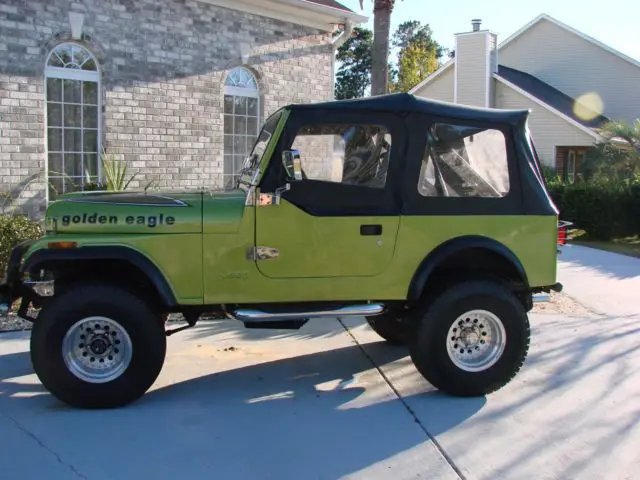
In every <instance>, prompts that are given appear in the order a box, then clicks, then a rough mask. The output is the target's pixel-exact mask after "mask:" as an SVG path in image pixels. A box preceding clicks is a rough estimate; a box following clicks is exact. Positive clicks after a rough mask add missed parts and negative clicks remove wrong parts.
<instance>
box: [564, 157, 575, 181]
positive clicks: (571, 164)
mask: <svg viewBox="0 0 640 480" xmlns="http://www.w3.org/2000/svg"><path fill="white" fill-rule="evenodd" d="M566 177H567V181H568V182H569V183H574V182H575V181H576V152H575V150H569V153H568V154H567V172H566Z"/></svg>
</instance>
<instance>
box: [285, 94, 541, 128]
mask: <svg viewBox="0 0 640 480" xmlns="http://www.w3.org/2000/svg"><path fill="white" fill-rule="evenodd" d="M286 108H288V109H290V110H301V111H310V110H352V111H353V110H358V111H378V112H383V111H384V112H394V113H401V112H403V113H421V114H426V115H433V116H438V117H448V118H458V119H462V120H476V121H489V122H501V123H510V124H520V123H522V122H524V121H525V120H526V119H527V117H528V115H529V112H530V111H529V110H526V109H522V110H503V109H495V108H483V107H472V106H468V105H460V104H455V103H448V102H441V101H437V100H432V99H426V98H421V97H416V96H415V95H412V94H410V93H391V94H387V95H379V96H375V97H365V98H358V99H351V100H332V101H328V102H318V103H309V104H291V105H288V106H287V107H286Z"/></svg>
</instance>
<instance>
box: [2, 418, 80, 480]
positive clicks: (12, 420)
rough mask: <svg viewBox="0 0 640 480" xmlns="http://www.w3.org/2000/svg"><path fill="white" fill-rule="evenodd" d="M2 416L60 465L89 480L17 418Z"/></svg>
mask: <svg viewBox="0 0 640 480" xmlns="http://www.w3.org/2000/svg"><path fill="white" fill-rule="evenodd" d="M0 416H2V417H4V418H6V419H8V420H9V421H10V422H11V423H13V424H14V425H15V427H16V428H17V429H18V430H20V431H21V432H22V433H24V434H25V435H27V436H28V437H29V438H31V439H33V440H34V441H35V442H36V443H37V444H38V445H39V446H40V447H41V448H43V449H44V450H46V451H47V452H49V453H50V454H51V455H53V456H54V457H55V458H56V460H57V461H58V463H59V464H60V465H62V466H64V467H66V468H68V469H69V470H71V471H72V472H73V473H74V474H75V475H76V476H77V477H78V478H82V479H83V480H89V477H87V476H85V475H83V474H82V473H80V472H79V471H78V470H77V469H76V468H75V467H74V466H73V465H71V464H70V463H67V462H65V461H64V460H63V459H62V457H61V456H60V455H59V454H58V453H56V452H55V451H53V450H51V448H49V447H48V446H47V445H46V444H45V443H44V442H43V441H42V440H40V439H39V438H38V437H37V435H35V434H34V433H32V432H30V431H29V430H28V429H27V428H25V427H24V426H23V425H22V424H21V423H20V422H18V421H17V420H16V419H15V418H13V417H11V416H9V415H7V414H6V413H0Z"/></svg>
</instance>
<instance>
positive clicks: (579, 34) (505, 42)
mask: <svg viewBox="0 0 640 480" xmlns="http://www.w3.org/2000/svg"><path fill="white" fill-rule="evenodd" d="M542 21H547V22H551V23H553V24H554V25H556V26H558V27H560V28H562V29H563V30H566V31H567V32H569V33H571V34H573V35H575V36H577V37H579V38H581V39H583V40H586V41H587V42H589V43H591V44H593V45H595V46H597V47H599V48H601V49H603V50H605V51H606V52H608V53H610V54H612V55H615V56H616V57H618V58H621V59H622V60H624V61H626V62H629V63H630V64H632V65H634V66H636V67H638V68H640V61H638V60H636V59H634V58H631V57H629V56H628V55H625V54H624V53H622V52H619V51H618V50H616V49H615V48H613V47H611V46H609V45H607V44H605V43H603V42H601V41H600V40H597V39H595V38H593V37H591V36H589V35H587V34H586V33H583V32H581V31H580V30H577V29H575V28H573V27H571V26H569V25H567V24H566V23H563V22H561V21H560V20H558V19H556V18H553V17H552V16H551V15H547V14H546V13H543V14H540V15H538V16H537V17H536V18H534V19H533V20H531V21H530V22H529V23H527V24H526V25H524V26H523V27H522V28H520V29H519V30H517V31H516V32H515V33H513V34H512V35H510V36H509V37H507V38H506V39H505V40H503V41H502V42H500V44H499V45H498V50H501V49H502V48H504V47H506V46H507V45H509V44H510V43H511V42H513V41H514V40H515V39H517V38H519V37H521V36H522V35H524V34H525V33H526V32H528V31H529V30H530V29H531V28H532V27H534V26H535V25H537V24H538V23H540V22H542Z"/></svg>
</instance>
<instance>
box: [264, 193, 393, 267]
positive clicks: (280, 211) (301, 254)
mask: <svg viewBox="0 0 640 480" xmlns="http://www.w3.org/2000/svg"><path fill="white" fill-rule="evenodd" d="M256 217H257V221H256V238H257V244H258V245H259V246H268V247H274V248H276V249H277V250H278V257H276V258H274V259H271V260H258V261H257V266H258V270H259V271H260V272H261V273H262V274H263V275H265V276H266V277H271V278H301V277H344V276H350V277H363V276H374V275H380V274H382V273H384V272H385V271H386V270H387V269H388V268H389V266H390V264H391V260H392V257H393V253H394V250H395V243H396V236H397V233H398V224H399V217H398V216H382V217H379V216H372V215H366V216H365V215H363V216H314V215H311V214H309V213H307V212H305V211H303V210H301V209H300V208H298V207H297V206H295V205H293V204H291V203H290V202H289V201H287V200H286V199H284V198H283V199H282V200H281V203H280V205H267V206H257V207H256ZM367 232H371V233H372V234H367Z"/></svg>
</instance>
